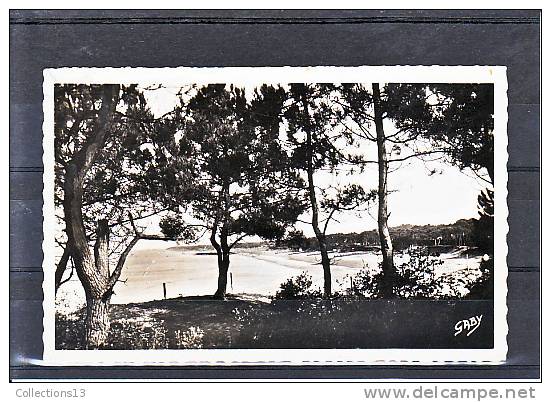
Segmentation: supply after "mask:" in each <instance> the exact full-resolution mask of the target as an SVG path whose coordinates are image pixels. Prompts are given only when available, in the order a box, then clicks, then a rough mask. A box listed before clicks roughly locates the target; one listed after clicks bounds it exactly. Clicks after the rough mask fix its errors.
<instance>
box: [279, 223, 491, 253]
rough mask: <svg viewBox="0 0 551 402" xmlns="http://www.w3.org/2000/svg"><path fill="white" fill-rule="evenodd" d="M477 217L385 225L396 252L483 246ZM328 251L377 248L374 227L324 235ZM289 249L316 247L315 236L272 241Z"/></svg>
mask: <svg viewBox="0 0 551 402" xmlns="http://www.w3.org/2000/svg"><path fill="white" fill-rule="evenodd" d="M478 226H480V224H479V220H478V219H474V218H473V219H460V220H458V221H456V222H455V223H452V224H449V225H409V224H405V225H399V226H395V227H391V228H389V231H390V235H391V236H392V241H393V243H394V246H395V250H396V251H402V250H404V249H406V248H408V247H410V246H436V245H438V246H454V247H457V246H469V247H479V248H484V247H485V246H486V245H487V243H488V240H487V239H482V238H481V236H483V235H484V233H479V232H478V231H477V230H478ZM327 245H328V248H329V250H337V251H343V252H346V251H362V250H373V249H378V248H379V235H378V232H377V230H366V231H364V232H361V233H335V234H329V235H327ZM275 246H276V247H288V248H291V249H293V250H304V251H305V250H308V251H313V250H317V244H316V241H315V238H312V237H306V236H305V235H304V234H303V233H302V232H301V231H292V232H290V233H289V234H288V235H287V236H286V237H285V238H283V239H281V240H279V241H278V242H276V244H275Z"/></svg>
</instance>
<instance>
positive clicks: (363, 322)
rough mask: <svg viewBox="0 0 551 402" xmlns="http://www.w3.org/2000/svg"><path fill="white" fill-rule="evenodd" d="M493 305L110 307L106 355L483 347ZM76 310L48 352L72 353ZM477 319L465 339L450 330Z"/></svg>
mask: <svg viewBox="0 0 551 402" xmlns="http://www.w3.org/2000/svg"><path fill="white" fill-rule="evenodd" d="M492 312H493V302H492V301H491V300H485V301H468V300H461V301H457V300H455V301H451V300H448V301H443V300H439V301H435V300H365V301H358V300H355V301H347V300H338V301H335V300H333V301H328V300H294V301H291V300H274V301H272V302H271V303H266V302H260V301H255V300H253V299H251V298H248V297H245V296H230V297H229V298H228V299H227V300H225V301H219V300H210V299H209V298H208V297H206V296H205V297H200V296H199V297H182V298H176V299H169V300H158V301H150V302H145V303H131V304H127V305H113V306H112V309H111V313H110V315H111V331H110V335H109V341H108V346H107V348H109V349H155V348H157V349H167V348H168V349H182V348H184V349H185V348H216V349H217V348H222V349H223V348H237V349H239V348H259V349H262V348H285V349H289V348H290V349H292V348H450V347H453V348H458V347H463V348H488V347H492V338H493V319H492ZM83 313H84V312H83V311H80V312H78V313H76V314H73V315H71V316H68V317H67V316H61V315H58V317H57V325H56V327H57V331H56V347H57V348H58V349H80V348H82V347H83V345H82V328H83V317H84V314H83ZM475 314H479V315H480V314H483V315H484V320H483V323H482V325H481V327H480V328H479V329H478V330H477V332H476V333H475V334H473V335H471V336H470V337H455V336H454V329H453V328H454V324H455V323H456V322H457V321H458V320H460V319H464V318H467V317H471V316H473V315H475Z"/></svg>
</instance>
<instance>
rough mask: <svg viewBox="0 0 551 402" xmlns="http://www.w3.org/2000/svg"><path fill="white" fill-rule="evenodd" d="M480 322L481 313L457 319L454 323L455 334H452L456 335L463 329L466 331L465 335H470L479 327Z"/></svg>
mask: <svg viewBox="0 0 551 402" xmlns="http://www.w3.org/2000/svg"><path fill="white" fill-rule="evenodd" d="M481 322H482V314H481V315H475V316H473V317H471V318H469V319H467V320H459V321H457V323H456V324H455V334H453V336H457V335H459V334H461V333H462V332H464V331H467V336H471V334H472V333H473V332H474V331H476V330H477V329H478V327H480V323H481Z"/></svg>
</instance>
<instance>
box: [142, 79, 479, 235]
mask: <svg viewBox="0 0 551 402" xmlns="http://www.w3.org/2000/svg"><path fill="white" fill-rule="evenodd" d="M178 90H179V88H161V89H157V90H153V91H145V97H146V100H147V102H148V105H149V107H150V108H151V110H152V112H153V113H154V115H156V116H160V115H162V114H164V113H166V112H168V111H170V110H171V109H172V108H173V107H174V105H175V104H176V103H177V102H178V98H177V96H176V93H177V92H178ZM247 92H248V93H250V91H249V90H247ZM385 124H390V123H385ZM387 129H392V127H385V130H387ZM361 151H362V153H364V154H366V155H374V156H373V157H372V158H376V146H375V144H373V143H368V144H364V145H363V147H362V148H361ZM392 167H397V166H391V168H392ZM431 170H434V171H436V172H437V173H435V174H432V175H431V174H429V171H431ZM315 180H316V182H317V183H318V184H319V185H320V186H322V187H323V186H324V185H326V184H329V183H336V182H339V183H341V184H342V183H343V182H346V183H356V184H361V185H362V186H363V187H364V189H366V190H371V189H376V188H377V180H378V174H377V165H376V164H370V165H368V168H366V169H365V170H364V172H363V173H359V174H355V175H353V176H343V177H338V178H334V177H333V176H332V175H330V174H327V173H324V172H321V173H318V174H317V175H316V176H315ZM388 183H389V189H390V191H391V192H390V194H389V200H388V210H389V211H390V213H391V215H390V217H389V225H390V226H398V225H402V224H416V225H426V224H431V225H436V224H448V223H453V222H455V221H457V220H458V219H463V218H466V219H468V218H476V217H478V212H477V196H478V194H479V192H480V190H482V189H484V188H485V186H484V183H483V182H482V181H481V180H480V179H478V178H476V177H475V176H474V175H473V174H472V173H469V172H461V171H460V170H459V169H458V168H457V167H455V166H452V165H449V164H447V163H444V162H441V161H436V162H427V163H424V162H423V161H420V160H418V159H415V158H412V159H409V160H408V161H407V163H406V162H404V163H403V164H402V165H401V166H400V167H399V169H396V170H395V171H393V172H391V173H389V176H388ZM376 216H377V205H376V203H373V205H372V206H371V207H369V209H368V210H367V211H361V212H358V213H350V212H348V213H343V214H341V215H339V216H337V219H338V222H331V224H330V225H329V227H328V231H327V233H351V232H362V231H364V230H372V229H376V228H377V221H376ZM300 219H301V220H304V221H309V220H310V219H311V218H310V215H309V214H304V215H303V216H301V217H300ZM153 225H155V224H154V223H153ZM296 226H297V228H299V229H301V230H303V232H304V233H305V235H307V236H313V235H314V233H313V230H312V228H311V226H310V225H308V224H306V223H301V222H299V223H297V225H296Z"/></svg>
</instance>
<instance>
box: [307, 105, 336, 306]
mask: <svg viewBox="0 0 551 402" xmlns="http://www.w3.org/2000/svg"><path fill="white" fill-rule="evenodd" d="M304 107H305V108H306V113H309V112H308V109H307V108H308V106H307V103H306V101H304ZM306 143H307V156H306V157H307V166H306V174H307V176H308V197H309V199H310V207H311V208H312V228H313V229H314V233H315V235H316V239H317V241H318V245H319V249H320V254H321V265H322V267H323V296H324V297H326V298H328V297H330V296H331V293H332V292H331V261H330V260H329V254H328V252H327V238H326V236H325V233H324V232H323V231H322V230H321V229H320V225H319V207H318V201H317V197H316V186H315V185H314V167H313V155H312V132H311V130H310V129H309V128H307V129H306Z"/></svg>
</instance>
